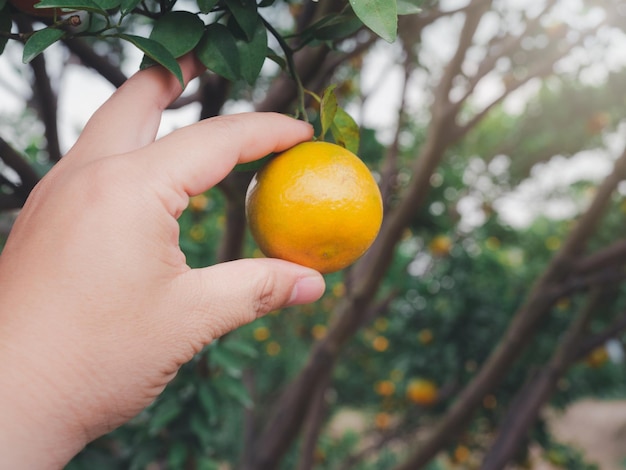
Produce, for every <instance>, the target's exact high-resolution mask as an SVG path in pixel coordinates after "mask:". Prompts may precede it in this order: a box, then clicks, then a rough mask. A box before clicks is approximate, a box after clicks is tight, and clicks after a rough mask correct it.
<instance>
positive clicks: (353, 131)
mask: <svg viewBox="0 0 626 470" xmlns="http://www.w3.org/2000/svg"><path fill="white" fill-rule="evenodd" d="M330 132H331V133H332V134H333V138H334V139H335V142H336V143H337V145H341V146H342V147H345V148H347V149H348V150H350V151H351V152H352V153H357V152H358V151H359V143H360V137H359V134H360V132H359V126H358V124H357V123H356V122H355V120H354V119H352V116H350V115H349V114H348V113H347V112H346V111H345V110H344V109H343V108H337V113H336V114H335V119H334V121H333V125H332V126H331V127H330Z"/></svg>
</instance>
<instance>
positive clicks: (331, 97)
mask: <svg viewBox="0 0 626 470" xmlns="http://www.w3.org/2000/svg"><path fill="white" fill-rule="evenodd" d="M335 88H336V85H331V86H329V87H328V88H326V90H324V94H323V95H322V101H321V102H320V123H321V125H322V132H321V134H320V139H321V140H324V136H325V135H326V133H327V132H328V129H330V126H332V124H333V121H334V120H335V115H336V114H337V109H338V107H339V105H338V104H337V95H335Z"/></svg>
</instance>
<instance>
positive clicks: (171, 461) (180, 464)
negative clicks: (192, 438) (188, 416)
mask: <svg viewBox="0 0 626 470" xmlns="http://www.w3.org/2000/svg"><path fill="white" fill-rule="evenodd" d="M187 454H188V452H187V446H186V445H185V444H183V443H182V442H180V441H174V442H173V443H172V445H171V446H170V448H169V451H168V453H167V468H184V466H185V461H186V460H187Z"/></svg>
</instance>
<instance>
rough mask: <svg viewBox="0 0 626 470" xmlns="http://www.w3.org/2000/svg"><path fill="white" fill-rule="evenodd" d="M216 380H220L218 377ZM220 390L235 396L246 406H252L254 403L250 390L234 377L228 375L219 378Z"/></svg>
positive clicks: (232, 396)
mask: <svg viewBox="0 0 626 470" xmlns="http://www.w3.org/2000/svg"><path fill="white" fill-rule="evenodd" d="M214 382H218V380H217V379H215V380H214ZM219 390H220V391H221V392H223V393H225V394H226V395H228V396H230V397H231V398H234V399H235V400H236V401H237V402H238V403H239V404H241V405H243V406H244V407H246V408H251V407H252V405H253V403H252V399H251V398H250V395H249V394H248V390H246V387H245V386H244V385H243V383H241V381H239V380H238V379H233V378H232V377H229V376H227V375H224V376H221V377H220V378H219Z"/></svg>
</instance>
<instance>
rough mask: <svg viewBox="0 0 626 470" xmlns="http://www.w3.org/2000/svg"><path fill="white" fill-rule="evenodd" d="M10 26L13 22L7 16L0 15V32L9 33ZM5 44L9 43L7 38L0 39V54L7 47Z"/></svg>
mask: <svg viewBox="0 0 626 470" xmlns="http://www.w3.org/2000/svg"><path fill="white" fill-rule="evenodd" d="M0 1H2V0H0ZM12 24H13V22H12V21H11V17H10V16H9V15H6V14H3V13H0V31H1V32H3V33H10V32H11V25H12ZM7 42H9V38H7V37H0V54H2V53H3V52H4V48H5V46H6V45H7Z"/></svg>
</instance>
